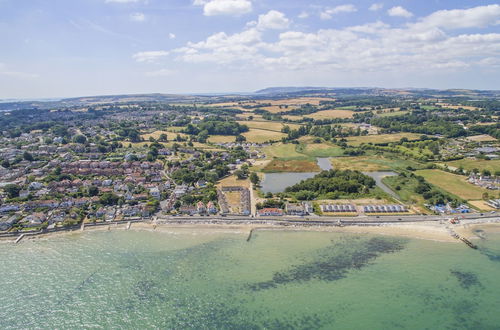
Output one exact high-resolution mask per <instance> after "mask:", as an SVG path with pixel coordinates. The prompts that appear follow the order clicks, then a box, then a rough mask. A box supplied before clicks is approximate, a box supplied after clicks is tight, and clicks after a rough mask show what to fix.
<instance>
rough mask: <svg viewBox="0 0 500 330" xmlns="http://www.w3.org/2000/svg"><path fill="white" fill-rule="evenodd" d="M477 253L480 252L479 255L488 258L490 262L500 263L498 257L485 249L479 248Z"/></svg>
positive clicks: (499, 257)
mask: <svg viewBox="0 0 500 330" xmlns="http://www.w3.org/2000/svg"><path fill="white" fill-rule="evenodd" d="M479 251H480V252H481V254H483V255H485V256H486V257H488V259H490V260H491V261H496V262H499V261H500V255H498V254H496V253H494V252H493V251H491V250H488V249H486V248H480V249H479Z"/></svg>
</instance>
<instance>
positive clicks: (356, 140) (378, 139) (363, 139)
mask: <svg viewBox="0 0 500 330" xmlns="http://www.w3.org/2000/svg"><path fill="white" fill-rule="evenodd" d="M404 137H405V138H407V139H408V140H410V141H411V140H418V139H419V138H420V134H415V133H395V134H379V135H365V136H353V137H348V138H347V143H348V144H350V145H353V146H359V145H360V144H362V143H374V144H377V143H390V142H398V141H399V140H401V139H402V138H404Z"/></svg>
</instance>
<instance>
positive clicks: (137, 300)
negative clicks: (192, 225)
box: [0, 228, 500, 329]
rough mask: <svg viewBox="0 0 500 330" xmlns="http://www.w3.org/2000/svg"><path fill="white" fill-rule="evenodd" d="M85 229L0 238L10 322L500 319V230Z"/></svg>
mask: <svg viewBox="0 0 500 330" xmlns="http://www.w3.org/2000/svg"><path fill="white" fill-rule="evenodd" d="M484 230H485V232H484V233H485V235H484V236H485V237H486V239H483V240H481V241H478V244H479V245H480V246H481V250H480V251H476V250H472V249H470V248H467V247H466V246H465V245H463V244H452V243H440V242H433V241H424V240H412V239H407V238H397V237H387V236H376V235H356V234H340V233H323V232H288V231H257V232H256V233H255V234H254V235H253V238H252V239H251V240H250V242H247V241H246V234H236V233H216V232H208V231H203V230H178V231H176V232H174V233H159V232H147V231H110V232H85V233H78V234H72V235H65V236H56V237H50V238H47V239H38V240H34V241H25V242H22V243H21V244H18V245H13V244H0V260H1V268H0V290H1V295H0V306H1V308H0V328H1V329H19V328H46V329H55V328H58V329H67V328H106V329H109V328H121V329H123V328H130V329H132V328H134V329H145V328H169V329H185V328H194V329H200V328H204V329H226V328H227V329H262V328H267V329H321V328H322V329H332V328H337V329H493V328H500V312H499V311H500V281H499V280H500V234H498V233H494V232H490V231H489V229H487V228H485V229H484Z"/></svg>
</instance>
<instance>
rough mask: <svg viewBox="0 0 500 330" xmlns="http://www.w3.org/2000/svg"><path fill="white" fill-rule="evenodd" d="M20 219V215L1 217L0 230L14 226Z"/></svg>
mask: <svg viewBox="0 0 500 330" xmlns="http://www.w3.org/2000/svg"><path fill="white" fill-rule="evenodd" d="M18 221H19V216H17V215H13V216H11V217H9V218H4V219H0V231H6V230H9V229H10V228H12V226H13V225H15V224H16V223H17V222H18Z"/></svg>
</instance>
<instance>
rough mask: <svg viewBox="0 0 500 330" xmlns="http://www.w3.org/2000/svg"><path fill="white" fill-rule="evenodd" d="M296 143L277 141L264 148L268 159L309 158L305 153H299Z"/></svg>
mask: <svg viewBox="0 0 500 330" xmlns="http://www.w3.org/2000/svg"><path fill="white" fill-rule="evenodd" d="M296 147H297V145H295V144H291V143H288V144H283V143H277V144H273V145H272V146H269V147H266V148H264V149H263V151H264V153H265V154H266V156H267V158H268V159H273V158H279V159H282V160H287V159H288V160H291V159H308V158H309V157H307V156H305V155H304V154H301V153H298V152H297V150H296Z"/></svg>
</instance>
